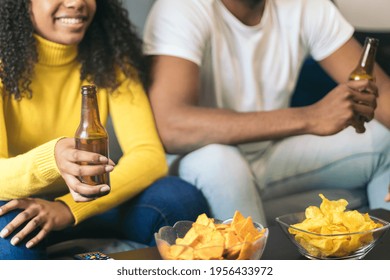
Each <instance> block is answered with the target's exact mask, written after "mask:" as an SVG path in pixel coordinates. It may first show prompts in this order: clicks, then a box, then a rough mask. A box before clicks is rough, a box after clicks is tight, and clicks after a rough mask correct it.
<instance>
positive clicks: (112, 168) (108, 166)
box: [105, 165, 114, 172]
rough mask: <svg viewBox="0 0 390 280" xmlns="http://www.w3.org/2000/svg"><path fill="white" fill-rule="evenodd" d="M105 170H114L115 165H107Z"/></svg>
mask: <svg viewBox="0 0 390 280" xmlns="http://www.w3.org/2000/svg"><path fill="white" fill-rule="evenodd" d="M105 170H106V171H107V172H111V171H112V170H114V166H112V165H106V167H105Z"/></svg>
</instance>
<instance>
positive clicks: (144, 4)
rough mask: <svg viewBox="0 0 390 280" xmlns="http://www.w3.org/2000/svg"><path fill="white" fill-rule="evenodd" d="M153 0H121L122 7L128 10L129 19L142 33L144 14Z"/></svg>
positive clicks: (145, 14)
mask: <svg viewBox="0 0 390 280" xmlns="http://www.w3.org/2000/svg"><path fill="white" fill-rule="evenodd" d="M154 2H155V0H123V4H124V7H125V8H126V9H127V10H128V11H129V16H130V20H131V21H132V22H133V23H134V24H135V25H136V26H137V28H138V31H139V32H140V34H142V32H143V29H144V25H145V20H146V16H147V15H148V13H149V10H150V8H151V7H152V5H153V3H154Z"/></svg>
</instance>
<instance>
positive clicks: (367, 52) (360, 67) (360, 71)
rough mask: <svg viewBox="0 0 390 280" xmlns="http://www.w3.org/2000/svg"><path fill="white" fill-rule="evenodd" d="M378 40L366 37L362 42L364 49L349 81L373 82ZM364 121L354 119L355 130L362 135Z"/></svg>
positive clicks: (361, 118)
mask: <svg viewBox="0 0 390 280" xmlns="http://www.w3.org/2000/svg"><path fill="white" fill-rule="evenodd" d="M378 44H379V40H378V39H375V38H371V37H367V38H366V40H365V42H364V48H363V51H362V54H361V56H360V60H359V63H358V64H357V66H356V68H355V69H354V70H353V71H352V73H351V74H350V75H349V80H355V81H357V80H371V81H375V75H374V66H375V57H376V52H377V48H378ZM364 122H365V119H364V118H363V117H361V116H359V117H358V118H357V119H356V123H355V129H356V132H357V133H364V132H365V131H366V129H365V127H364Z"/></svg>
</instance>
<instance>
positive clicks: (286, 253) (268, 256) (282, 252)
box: [110, 209, 390, 260]
mask: <svg viewBox="0 0 390 280" xmlns="http://www.w3.org/2000/svg"><path fill="white" fill-rule="evenodd" d="M369 213H370V214H371V215H373V216H376V217H378V218H381V219H383V220H386V221H390V211H387V210H384V209H376V210H371V211H369ZM389 248H390V233H389V232H387V233H386V235H385V236H384V237H383V238H382V240H381V241H380V243H379V244H378V245H376V246H375V248H373V249H372V250H371V251H370V252H369V253H368V254H367V255H366V257H365V258H364V259H366V260H390V250H389ZM110 256H112V257H113V258H114V259H116V260H161V256H160V254H159V252H158V250H157V247H150V248H144V249H139V250H132V251H126V252H120V253H113V254H110ZM261 259H264V260H306V258H305V257H304V256H302V255H301V254H300V253H299V252H298V250H297V248H296V247H295V246H294V245H293V244H292V243H291V241H290V240H288V238H287V236H286V235H285V234H284V233H283V231H282V230H281V228H280V227H279V225H276V224H275V225H271V226H270V227H269V238H268V241H267V245H266V248H265V250H264V253H263V256H262V258H261Z"/></svg>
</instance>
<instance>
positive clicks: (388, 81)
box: [319, 38, 390, 129]
mask: <svg viewBox="0 0 390 280" xmlns="http://www.w3.org/2000/svg"><path fill="white" fill-rule="evenodd" d="M361 52H362V47H361V45H360V44H359V43H358V42H357V41H356V40H355V39H353V38H352V39H350V40H349V41H348V42H347V43H346V44H344V45H343V46H342V47H341V48H340V49H338V50H337V51H336V52H334V53H333V54H332V55H330V56H328V57H327V58H325V59H324V60H322V61H320V62H319V63H320V65H321V66H322V67H323V68H324V69H325V71H326V72H327V73H328V74H329V75H330V76H331V77H332V78H333V79H334V80H335V81H336V82H338V83H344V82H345V81H347V80H348V76H349V74H350V73H351V72H352V70H353V69H354V68H355V67H356V65H357V63H358V61H359V59H360V55H361ZM374 71H375V76H376V85H377V87H378V94H379V97H378V99H377V101H376V102H377V108H376V110H375V118H376V119H377V120H378V121H379V122H381V123H382V124H384V125H385V126H386V127H387V128H389V129H390V78H389V76H388V75H386V73H385V72H384V71H383V70H382V69H381V68H380V67H379V66H378V64H376V65H375V70H374Z"/></svg>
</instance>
